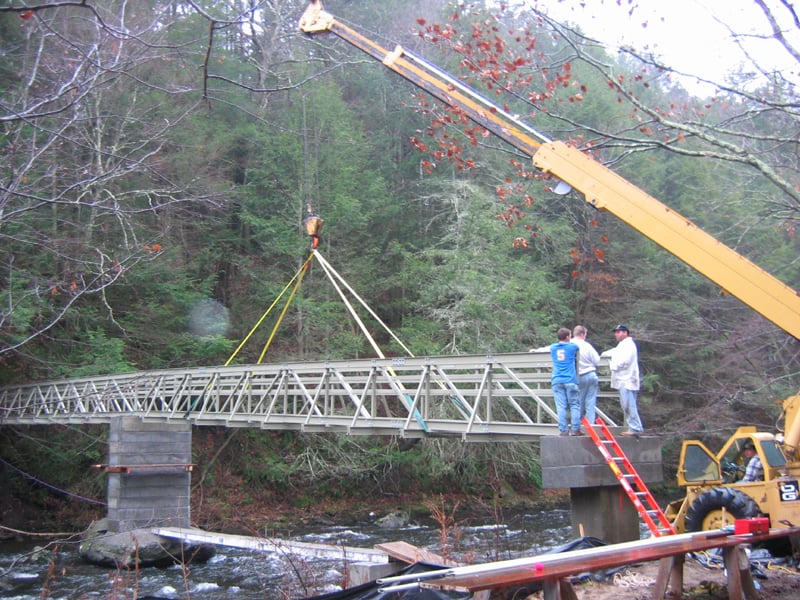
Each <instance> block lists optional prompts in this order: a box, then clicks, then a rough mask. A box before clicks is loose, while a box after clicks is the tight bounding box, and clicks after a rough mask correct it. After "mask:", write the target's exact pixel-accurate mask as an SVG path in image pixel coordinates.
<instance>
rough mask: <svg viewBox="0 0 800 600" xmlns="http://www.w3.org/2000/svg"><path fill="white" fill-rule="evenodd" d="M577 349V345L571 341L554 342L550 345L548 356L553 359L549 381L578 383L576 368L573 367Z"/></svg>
mask: <svg viewBox="0 0 800 600" xmlns="http://www.w3.org/2000/svg"><path fill="white" fill-rule="evenodd" d="M578 350H579V348H578V346H577V345H576V344H573V343H572V342H556V343H555V344H551V345H550V357H551V358H552V359H553V377H552V379H551V380H550V381H551V383H578V370H577V369H576V368H575V357H576V356H577V355H578Z"/></svg>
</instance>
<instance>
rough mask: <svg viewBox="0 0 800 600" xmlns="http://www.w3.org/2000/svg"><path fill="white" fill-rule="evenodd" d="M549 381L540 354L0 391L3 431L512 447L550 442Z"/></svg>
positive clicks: (190, 373) (368, 362)
mask: <svg viewBox="0 0 800 600" xmlns="http://www.w3.org/2000/svg"><path fill="white" fill-rule="evenodd" d="M601 367H602V368H601V382H607V381H608V377H607V368H606V365H605V363H604V364H603V365H601ZM550 370H551V361H550V356H549V354H547V353H527V352H526V353H508V354H495V355H466V356H439V357H424V358H386V359H363V360H341V361H318V362H297V363H281V364H258V365H233V366H220V367H197V368H192V369H171V370H161V371H142V372H135V373H127V374H122V375H108V376H101V377H91V378H80V379H64V380H59V381H48V382H39V383H32V384H27V385H20V386H14V387H5V388H0V424H50V423H107V422H109V421H110V420H111V419H112V418H114V417H115V416H122V415H133V416H138V417H139V418H141V419H143V420H152V421H162V422H163V421H170V420H187V421H189V422H191V423H192V424H194V425H198V426H203V425H206V426H211V425H214V426H227V427H252V428H262V429H270V430H291V431H300V432H314V433H345V434H349V435H398V436H402V437H410V438H419V437H460V438H461V439H463V440H464V441H513V440H518V439H519V438H520V437H525V436H540V435H548V434H554V433H557V432H558V428H557V425H556V422H557V418H556V412H555V408H554V406H553V401H552V392H551V389H550ZM603 387H607V386H603ZM602 395H606V396H608V395H610V393H608V392H603V393H602ZM599 414H600V416H601V417H602V418H603V419H604V420H606V421H607V422H608V423H609V424H610V425H614V423H613V421H612V420H611V419H610V418H609V417H608V416H607V415H606V414H604V413H602V412H600V413H599Z"/></svg>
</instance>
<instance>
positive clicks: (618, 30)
mask: <svg viewBox="0 0 800 600" xmlns="http://www.w3.org/2000/svg"><path fill="white" fill-rule="evenodd" d="M765 1H766V2H767V4H768V5H770V6H773V7H775V10H776V15H777V16H778V17H779V25H780V26H781V27H782V28H783V29H785V30H786V31H787V33H788V37H789V39H790V40H792V41H793V42H794V44H795V47H796V48H798V49H800V32H798V29H797V28H796V27H795V26H794V25H793V22H792V17H791V15H790V13H789V11H788V10H787V9H786V8H785V7H783V6H781V4H782V3H781V2H780V0H765ZM530 2H531V4H536V5H538V6H539V7H545V8H546V10H547V12H548V13H549V14H550V15H551V16H553V17H555V18H556V19H557V20H561V21H564V20H566V21H572V22H574V23H577V24H579V25H580V26H581V28H582V30H583V31H584V32H586V33H587V34H589V35H591V37H594V38H596V39H598V40H599V41H601V42H603V43H605V44H606V45H607V46H609V47H617V46H619V45H621V44H625V45H631V46H634V47H635V48H636V49H638V50H640V51H641V50H649V51H652V52H653V53H655V54H657V55H659V56H661V57H663V58H664V62H665V63H667V64H668V65H669V66H671V67H673V68H675V69H677V70H679V71H683V72H686V73H691V74H694V75H698V76H701V77H704V78H706V79H713V80H717V81H721V80H723V79H724V76H725V74H726V73H727V72H730V71H732V70H738V69H739V68H740V65H742V64H744V63H745V61H746V58H745V57H744V56H743V54H742V53H741V51H740V50H739V49H738V48H737V47H736V46H735V44H733V43H732V41H731V34H730V31H729V30H728V28H727V27H726V25H727V26H728V27H730V28H731V29H732V30H734V31H736V32H737V33H739V34H753V35H754V36H755V35H762V36H763V35H770V28H769V24H768V22H767V20H766V19H765V17H764V15H763V13H762V12H761V10H760V9H759V8H758V7H757V6H756V4H755V2H754V0H561V1H559V0H530ZM790 3H792V2H790ZM748 42H749V49H750V51H751V52H752V53H753V55H754V56H755V57H756V58H757V60H758V61H759V63H760V64H761V65H762V66H770V67H772V66H775V67H778V68H780V69H781V71H782V72H783V73H784V75H785V76H787V77H790V76H791V77H792V78H793V79H794V80H796V81H798V80H800V77H798V64H797V62H796V61H794V60H791V59H790V58H789V55H788V54H787V53H786V51H785V50H783V49H782V48H781V47H780V46H779V45H778V43H777V42H775V41H774V40H771V41H769V42H764V41H759V40H757V39H755V37H750V38H748ZM748 70H752V69H748ZM799 82H800V81H799Z"/></svg>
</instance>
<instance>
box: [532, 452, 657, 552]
mask: <svg viewBox="0 0 800 600" xmlns="http://www.w3.org/2000/svg"><path fill="white" fill-rule="evenodd" d="M617 442H618V443H619V445H620V447H621V448H622V450H623V452H625V455H626V456H627V457H628V460H630V462H631V464H633V466H634V468H635V469H636V471H637V472H638V474H639V477H641V479H642V481H644V482H645V483H646V484H650V483H658V482H660V481H662V480H663V472H662V465H661V439H660V438H658V437H654V436H640V437H620V438H617ZM541 458H542V486H543V487H545V488H550V489H556V488H557V489H569V490H570V500H571V521H572V531H573V535H575V536H577V535H579V532H580V531H583V535H587V536H592V537H596V538H598V539H601V540H603V541H606V542H608V543H611V544H616V543H621V542H628V541H633V540H638V539H639V538H640V532H639V521H640V517H639V514H638V512H637V511H636V508H635V507H634V506H633V503H632V502H631V500H630V498H628V496H627V494H626V493H625V491H624V490H623V489H622V486H621V485H620V483H619V481H617V478H616V477H615V476H614V474H613V473H612V471H611V469H610V468H609V466H608V464H607V463H606V461H605V459H604V458H603V456H602V454H601V453H600V451H599V450H598V449H597V447H596V446H595V444H594V442H593V441H592V439H591V438H590V437H589V436H572V437H553V436H547V437H542V438H541Z"/></svg>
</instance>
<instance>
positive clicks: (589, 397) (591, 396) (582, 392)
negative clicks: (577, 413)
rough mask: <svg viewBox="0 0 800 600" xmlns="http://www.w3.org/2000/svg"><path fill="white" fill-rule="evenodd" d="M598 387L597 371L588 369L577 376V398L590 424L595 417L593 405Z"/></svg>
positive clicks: (594, 404) (595, 404)
mask: <svg viewBox="0 0 800 600" xmlns="http://www.w3.org/2000/svg"><path fill="white" fill-rule="evenodd" d="M599 389H600V381H599V380H598V378H597V371H589V372H588V373H584V374H583V375H579V376H578V399H579V400H580V403H581V413H582V414H583V416H585V417H586V418H587V419H588V420H589V423H591V424H592V425H594V421H595V418H596V414H595V407H596V406H597V391H598V390H599Z"/></svg>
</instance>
